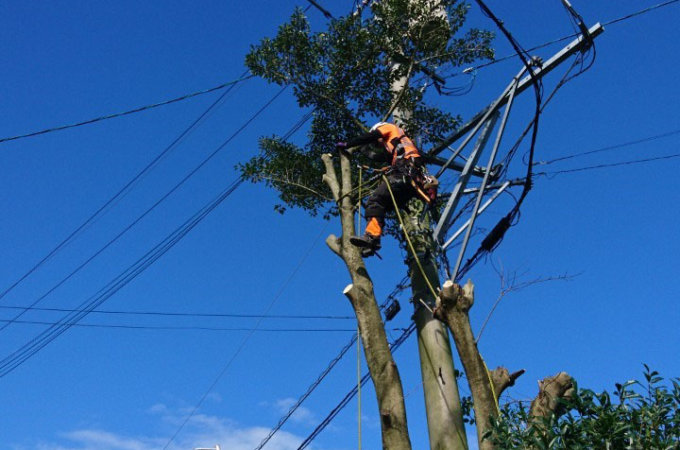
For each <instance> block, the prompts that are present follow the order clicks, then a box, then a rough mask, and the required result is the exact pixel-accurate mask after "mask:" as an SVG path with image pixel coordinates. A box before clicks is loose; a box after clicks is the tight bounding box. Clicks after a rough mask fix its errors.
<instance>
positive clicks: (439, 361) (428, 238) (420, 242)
mask: <svg viewBox="0 0 680 450" xmlns="http://www.w3.org/2000/svg"><path fill="white" fill-rule="evenodd" d="M412 1H427V2H433V5H434V8H433V10H434V11H435V14H439V15H440V17H441V15H443V17H446V12H445V10H444V9H443V8H442V7H441V4H440V3H439V0H412ZM437 6H438V7H437ZM581 28H584V29H585V27H581ZM602 31H603V28H602V27H601V26H600V25H599V24H597V25H595V26H593V27H592V28H591V29H590V30H587V31H585V30H584V34H583V35H582V36H579V37H578V38H577V39H576V40H575V41H573V42H571V43H570V44H569V45H567V47H565V48H564V49H563V50H561V51H560V52H558V53H557V54H556V55H555V56H553V57H552V58H550V59H549V60H548V61H547V62H546V63H545V64H542V65H541V67H540V68H537V69H536V70H535V71H534V72H533V74H532V75H533V76H529V75H526V72H525V70H524V69H523V70H522V71H520V73H519V74H518V75H517V76H516V77H515V78H514V79H513V81H512V82H511V83H510V85H509V86H508V88H506V90H505V91H504V92H503V93H502V94H501V96H500V97H499V98H498V99H497V100H496V101H495V102H494V103H492V104H491V105H490V106H489V107H487V108H486V109H485V110H483V111H482V112H481V113H479V114H478V115H477V116H476V117H475V118H474V119H473V120H472V121H470V123H467V124H465V125H463V126H462V127H461V128H460V129H459V130H457V131H456V132H455V133H454V134H453V135H452V136H450V137H449V138H448V139H446V140H445V142H444V143H442V144H441V145H440V146H438V148H436V149H434V151H431V152H430V154H429V155H428V156H430V157H436V155H437V154H438V153H440V152H441V151H442V150H443V149H444V148H446V146H448V145H450V144H451V143H453V142H455V141H456V140H458V139H459V138H461V137H462V136H463V135H464V134H465V133H468V131H469V134H468V135H467V137H466V138H465V139H464V142H463V143H462V144H461V145H460V147H459V149H458V150H457V151H456V152H455V153H454V155H453V156H452V157H450V158H449V159H448V161H446V162H444V163H443V164H442V169H441V170H440V171H439V172H438V174H437V176H438V177H439V176H440V175H442V173H443V172H444V170H445V169H446V168H447V167H450V166H451V165H452V163H453V159H454V157H455V155H457V154H459V153H460V152H461V151H462V150H463V148H464V147H465V145H467V143H469V142H470V141H471V140H472V139H473V138H474V137H475V135H477V139H476V143H475V146H474V148H473V150H472V151H471V154H470V155H469V157H468V158H467V163H466V164H465V166H464V167H463V168H458V170H459V171H460V172H461V174H460V176H459V179H458V182H457V183H456V186H455V188H454V191H453V192H452V193H451V196H450V198H449V200H448V202H447V205H446V207H445V210H444V212H443V214H442V217H441V218H440V220H439V221H438V223H437V224H436V226H435V227H434V228H435V229H434V233H432V228H431V224H430V222H429V218H428V215H427V214H423V204H422V202H420V201H419V200H414V201H412V202H411V203H410V204H409V207H408V211H407V215H406V217H407V219H406V220H405V223H404V228H405V229H404V230H403V231H404V233H406V234H407V235H408V236H409V237H410V239H411V242H412V243H413V246H414V248H415V253H416V255H410V252H408V253H409V255H410V257H409V260H408V265H409V272H410V277H411V286H412V294H413V297H412V302H413V304H414V308H415V312H414V315H413V320H414V321H415V323H416V327H417V335H418V350H419V355H420V366H421V374H422V378H423V390H424V394H425V406H426V414H427V423H428V431H429V440H430V449H432V450H440V449H441V450H444V449H446V450H449V449H453V450H462V449H467V439H466V435H465V428H464V426H463V418H462V412H461V405H460V395H459V392H458V384H457V380H456V377H455V369H454V364H453V357H452V352H451V343H450V342H451V341H450V339H449V334H448V331H447V328H446V326H445V325H444V324H443V323H442V322H440V321H439V320H437V319H435V318H434V317H433V314H432V309H433V308H434V305H435V300H436V299H435V295H436V294H435V293H434V292H432V290H433V288H434V289H437V288H439V286H440V280H439V275H438V273H439V271H438V267H437V262H436V259H435V254H436V251H437V249H438V248H442V247H446V246H448V244H450V242H451V240H453V239H455V237H458V236H459V235H460V234H461V233H462V231H464V230H465V231H466V233H465V238H464V242H463V244H462V245H461V251H460V254H459V256H458V259H457V261H456V267H455V269H454V271H453V273H452V274H451V276H452V279H453V280H454V281H455V278H456V276H457V275H458V271H459V268H460V264H461V261H462V258H463V255H464V253H465V248H466V245H467V242H468V241H469V239H470V232H471V230H472V227H473V226H474V222H475V219H476V217H477V215H478V214H479V213H481V212H482V211H483V208H486V206H488V204H489V203H490V202H492V201H493V199H494V198H496V197H497V195H498V194H500V192H502V191H503V190H505V189H506V188H507V187H508V186H509V183H507V182H506V183H504V184H503V185H501V186H500V187H499V188H498V189H497V192H496V194H495V195H494V197H492V199H490V200H489V201H488V202H487V204H485V205H484V206H482V205H481V202H482V199H483V196H484V195H485V190H486V189H487V186H488V183H489V182H490V181H492V180H493V175H494V174H493V169H494V160H495V155H496V153H497V151H498V147H499V145H500V141H501V137H502V135H503V132H504V129H505V125H506V122H507V119H508V115H509V112H510V108H511V106H512V103H513V100H514V98H515V96H516V95H517V94H519V93H521V92H523V91H524V90H525V89H527V88H528V87H529V86H530V85H531V83H532V81H533V79H534V78H537V77H543V76H544V75H546V74H547V73H549V72H550V71H551V70H552V69H553V68H555V67H556V66H557V65H559V64H560V63H562V62H563V61H564V60H566V59H567V58H568V57H569V56H571V55H573V54H574V53H575V52H577V51H583V49H585V48H587V46H588V45H589V43H590V42H591V41H592V39H593V38H594V37H596V36H597V35H599V34H600V33H601V32H602ZM397 68H398V65H397V64H394V65H393V70H396V69H397ZM523 75H526V76H525V77H524V78H522V76H523ZM406 83H408V79H407V78H406V77H402V78H401V79H398V80H396V81H395V82H394V83H393V85H392V90H393V92H394V93H395V94H393V95H398V93H399V92H400V91H401V89H403V88H404V87H405V86H406ZM503 106H505V111H504V114H503V117H502V120H501V124H500V127H499V129H498V131H497V135H496V138H495V140H494V144H493V148H492V150H491V156H490V158H489V163H488V165H487V166H486V167H484V168H480V167H477V166H476V164H477V161H478V160H479V158H480V156H481V155H482V153H483V151H484V147H485V146H486V144H487V142H488V140H489V138H490V136H491V134H492V132H493V130H494V128H495V126H496V122H497V120H498V119H499V117H500V113H499V110H500V108H502V107H503ZM409 115H410V111H405V110H400V109H398V108H397V109H395V110H394V117H395V121H396V122H397V123H399V122H403V121H405V119H407V118H408V117H409ZM471 176H479V177H482V178H483V180H482V186H481V187H480V188H479V190H478V193H477V201H476V204H475V206H474V210H473V212H472V215H471V217H470V219H469V220H468V221H467V222H466V223H465V224H464V225H463V227H462V228H461V230H460V231H459V232H457V233H456V235H455V236H454V237H453V238H451V240H449V241H448V242H447V243H444V237H445V235H446V232H447V231H448V228H449V227H450V225H451V223H450V220H451V217H452V215H453V212H454V210H455V208H456V205H457V203H458V201H459V200H460V198H461V196H462V195H463V193H464V191H465V188H466V186H467V182H468V180H469V179H470V177H471ZM442 244H444V245H442Z"/></svg>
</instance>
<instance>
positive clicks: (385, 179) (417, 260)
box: [382, 174, 498, 449]
mask: <svg viewBox="0 0 680 450" xmlns="http://www.w3.org/2000/svg"><path fill="white" fill-rule="evenodd" d="M382 178H383V181H384V182H385V184H386V185H387V190H388V191H389V193H390V197H391V198H392V203H393V204H394V211H395V212H396V213H397V219H398V220H399V224H400V225H401V228H402V229H403V230H404V236H405V237H406V242H408V246H409V248H410V249H411V253H413V258H414V259H415V260H416V264H417V265H418V269H420V273H421V274H422V275H423V278H424V279H425V282H426V283H427V287H428V288H430V292H432V295H433V296H434V298H437V297H438V294H437V292H436V291H435V290H434V287H432V283H431V282H430V279H429V278H428V277H427V275H426V274H425V269H423V266H422V264H420V259H419V258H418V254H417V253H416V249H415V248H414V247H413V243H412V242H411V238H410V237H409V235H408V231H407V230H406V227H405V226H404V221H403V220H402V218H401V214H400V213H399V206H398V205H397V200H396V199H395V198H394V193H393V192H392V187H391V186H390V183H389V181H387V177H386V176H385V175H384V174H383V176H382ZM420 301H421V303H423V305H424V306H425V307H427V305H426V304H425V303H424V302H423V301H422V299H421V300H420ZM427 309H430V308H427ZM430 312H432V310H430ZM485 366H486V365H485ZM487 374H488V370H487ZM491 391H492V392H493V386H492V387H491ZM495 395H496V394H495V393H494V398H495ZM496 405H498V401H497V402H496ZM456 433H457V434H458V439H460V442H461V444H463V448H465V449H467V448H468V445H467V442H465V439H463V436H462V434H461V431H460V430H459V429H458V428H456Z"/></svg>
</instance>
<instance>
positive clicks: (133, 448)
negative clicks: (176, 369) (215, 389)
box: [13, 404, 303, 450]
mask: <svg viewBox="0 0 680 450" xmlns="http://www.w3.org/2000/svg"><path fill="white" fill-rule="evenodd" d="M149 411H150V412H153V413H154V414H157V415H158V416H159V417H160V419H162V421H163V422H165V423H174V424H179V423H182V422H183V421H184V417H185V416H184V415H183V412H182V411H178V412H173V411H171V410H170V409H169V408H167V406H165V405H162V404H157V405H154V406H153V407H151V408H150V410H149ZM269 431H270V429H269V428H268V427H259V426H254V427H244V426H242V425H239V424H238V423H237V422H235V421H233V420H229V419H225V418H221V417H216V416H209V415H205V414H195V415H194V416H193V417H192V418H191V419H190V420H189V421H188V422H187V424H186V426H185V427H184V428H183V430H182V432H181V433H179V435H178V437H177V438H176V439H174V440H173V443H172V444H171V445H170V446H168V449H169V450H170V449H171V450H180V449H181V450H187V449H192V448H196V447H204V448H209V447H213V448H214V447H215V445H216V444H219V445H220V447H221V448H222V449H224V450H227V449H228V450H252V449H253V448H255V447H257V445H258V444H259V443H260V442H261V441H262V439H264V438H265V436H267V434H268V433H269ZM168 439H169V436H164V437H158V436H126V435H124V434H123V433H117V432H115V431H110V430H102V429H79V430H72V431H68V432H65V433H62V434H61V435H60V436H58V437H56V438H55V439H54V440H53V441H54V442H45V441H43V442H39V443H35V442H34V443H31V444H30V445H29V444H26V445H15V446H14V447H13V448H15V449H16V450H24V449H29V448H31V449H36V448H37V449H39V450H148V449H157V448H163V447H164V446H165V444H166V443H167V441H168ZM302 441H303V438H302V437H300V436H296V435H294V434H292V433H288V432H285V431H279V432H278V433H276V434H275V435H274V437H273V438H272V439H271V440H270V441H269V443H268V444H267V450H294V449H297V448H298V447H299V445H300V443H301V442H302Z"/></svg>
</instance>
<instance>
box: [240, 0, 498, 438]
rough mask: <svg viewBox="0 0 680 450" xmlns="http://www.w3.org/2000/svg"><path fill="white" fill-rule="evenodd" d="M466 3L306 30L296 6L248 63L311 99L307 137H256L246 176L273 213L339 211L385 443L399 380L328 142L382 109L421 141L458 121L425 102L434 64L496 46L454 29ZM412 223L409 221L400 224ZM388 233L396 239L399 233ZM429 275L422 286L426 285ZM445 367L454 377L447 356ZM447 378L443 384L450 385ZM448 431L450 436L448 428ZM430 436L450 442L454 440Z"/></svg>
mask: <svg viewBox="0 0 680 450" xmlns="http://www.w3.org/2000/svg"><path fill="white" fill-rule="evenodd" d="M466 12H467V5H466V4H465V3H462V2H460V3H459V2H457V1H452V0H446V1H439V0H392V1H389V2H377V3H374V4H373V6H372V9H371V12H370V14H367V15H366V17H364V11H363V10H361V9H360V10H358V11H357V13H355V14H353V15H350V16H348V17H345V18H342V19H338V20H333V21H331V22H330V24H329V26H328V29H327V30H324V31H323V32H312V30H311V27H310V24H309V22H308V21H307V18H306V17H305V16H304V14H303V12H302V11H301V10H296V11H295V12H294V13H293V15H292V16H291V18H290V21H289V22H287V23H285V24H284V25H282V26H281V27H280V29H279V32H278V34H277V36H276V37H275V38H273V39H270V38H266V39H263V40H262V41H261V42H260V43H259V44H258V45H256V46H254V47H253V48H252V50H251V52H250V53H249V54H248V56H247V58H246V62H247V65H248V67H249V68H250V70H251V72H252V73H254V74H256V75H259V76H262V77H264V78H265V79H267V80H269V81H271V82H274V83H277V84H280V85H290V86H292V87H293V90H294V94H295V96H296V98H297V101H298V104H299V105H300V107H302V108H311V109H312V110H313V121H312V124H311V129H310V133H309V140H308V142H307V143H306V144H305V145H304V146H302V147H300V146H297V145H294V144H291V143H289V142H286V141H284V140H283V139H281V138H279V137H276V136H269V137H263V138H262V139H261V141H260V148H261V150H262V151H261V154H260V156H257V157H255V158H253V159H251V160H250V161H248V162H247V163H245V164H244V165H242V166H241V169H242V172H243V174H244V175H245V176H246V177H247V178H249V179H250V180H252V181H262V182H265V183H267V184H268V185H269V186H271V187H273V188H275V189H277V190H278V192H279V198H280V199H281V202H282V203H280V204H279V205H277V206H276V208H277V209H278V210H279V211H281V212H284V211H285V210H286V208H288V207H300V208H303V209H304V210H306V211H308V212H309V213H310V214H312V215H316V214H318V213H320V212H321V213H323V215H324V216H325V217H330V216H334V215H338V216H339V217H340V220H341V223H342V231H343V232H342V236H341V237H340V238H336V237H335V236H331V237H329V239H328V240H327V243H328V245H329V247H330V248H331V250H333V251H334V252H335V253H336V254H337V255H338V256H340V257H341V258H342V259H343V260H344V261H345V263H346V265H347V268H348V271H349V273H350V276H351V279H352V284H351V285H350V286H348V287H347V289H346V291H345V293H346V295H347V297H348V298H349V299H350V302H351V303H352V306H353V308H354V310H355V313H356V315H357V320H358V322H359V328H360V332H361V334H362V337H363V342H364V350H365V353H366V359H367V363H368V366H369V370H370V373H371V376H372V379H373V383H374V385H375V388H376V395H377V397H378V405H379V409H380V413H381V417H382V420H381V424H382V431H383V446H384V447H386V448H410V442H409V439H408V431H407V428H406V415H405V409H404V404H403V392H402V388H401V382H400V380H399V376H398V372H397V370H396V366H395V365H394V361H393V360H392V358H391V355H390V352H389V347H388V344H387V340H386V337H385V333H384V327H383V324H382V320H381V317H380V311H379V309H378V308H377V304H376V302H375V297H374V293H373V286H372V283H371V280H370V277H369V276H368V273H367V271H366V268H365V266H364V264H363V261H362V259H361V257H360V256H359V254H358V251H357V249H356V248H354V247H353V246H352V245H350V244H349V242H348V239H349V236H350V235H351V234H353V233H354V212H355V209H356V205H357V203H358V198H357V192H356V190H355V189H354V188H353V186H356V184H357V175H356V171H353V170H352V165H351V163H350V161H349V159H348V157H347V156H346V155H338V157H333V156H332V155H330V154H327V153H326V152H328V151H329V149H332V148H333V146H334V143H335V142H337V141H339V140H342V139H345V138H346V137H347V136H353V135H357V134H359V133H360V132H362V131H364V130H365V129H366V127H365V125H364V123H365V122H369V123H370V122H374V121H376V120H384V119H385V118H387V117H389V116H390V115H392V114H394V115H395V116H398V119H399V121H400V125H401V126H402V127H403V128H405V129H406V130H407V132H408V133H409V134H410V135H411V136H413V137H414V138H416V139H417V140H418V141H419V143H420V145H421V146H425V145H428V144H432V143H435V142H438V141H439V139H440V137H441V136H443V135H445V134H447V133H448V132H449V131H450V130H451V129H453V128H455V127H456V126H457V125H458V124H459V123H460V120H459V118H458V117H456V116H453V115H451V114H450V113H447V112H445V111H443V110H441V109H439V108H437V107H435V106H432V105H431V104H429V102H428V98H427V96H426V90H425V89H424V84H423V83H426V84H428V83H430V77H433V76H434V75H433V71H434V69H433V68H442V67H446V66H449V67H457V66H460V65H462V64H469V63H471V62H473V61H475V60H477V59H479V58H491V57H492V55H493V52H492V50H491V48H490V43H491V39H492V34H491V33H490V32H487V31H481V30H477V29H472V30H470V31H468V32H467V33H466V34H465V35H464V36H463V37H456V34H457V33H458V31H459V30H460V28H461V26H462V25H463V23H464V21H465V16H466ZM416 77H424V78H423V83H421V84H415V83H413V80H414V79H415V78H416ZM425 80H427V81H425ZM338 170H339V173H340V176H339V177H338V175H337V173H338ZM322 175H323V177H322ZM419 212H420V211H418V210H417V209H416V208H413V209H411V210H410V217H412V218H415V217H419V216H420V214H419ZM413 223H414V221H412V220H407V221H406V223H405V228H407V232H408V231H409V227H411V228H413ZM393 228H395V227H393ZM415 228H416V230H415V231H417V232H419V233H422V230H424V229H427V230H429V224H428V223H427V222H424V223H420V222H418V223H416V225H415ZM394 234H395V236H396V237H397V238H398V239H402V236H401V234H400V233H398V232H397V233H394ZM430 241H431V240H430ZM415 247H417V248H418V250H416V251H415V252H414V253H416V254H417V253H423V254H427V252H426V251H425V250H427V249H430V250H431V249H432V248H433V244H432V242H427V238H425V239H419V240H416V245H415ZM413 259H417V258H413ZM418 265H419V266H420V267H419V269H421V270H422V271H417V270H416V269H415V264H413V267H412V270H411V274H412V284H413V289H414V298H417V299H419V300H423V299H424V302H425V303H429V304H430V305H431V306H433V305H434V298H435V297H436V292H434V289H433V288H431V286H432V285H434V286H436V287H438V285H439V280H438V278H437V268H436V262H435V260H434V257H433V252H432V251H430V252H429V256H428V257H427V258H425V260H424V261H423V263H422V264H421V263H420V261H418ZM428 280H430V283H429V284H430V286H428V287H427V288H426V287H425V285H426V284H428V283H426V281H428ZM428 290H429V291H431V292H428ZM422 317H424V316H423V315H421V319H418V320H419V321H420V322H419V323H420V325H423V324H425V320H424V319H422ZM429 318H430V319H431V314H430V316H429ZM430 322H436V321H434V320H430ZM444 333H445V331H444ZM440 340H441V339H440ZM446 343H447V345H448V337H447V338H446ZM449 372H450V376H451V378H452V379H453V368H452V367H451V370H450V371H449ZM424 375H426V374H424ZM453 381H454V383H449V385H451V384H454V385H455V379H453ZM428 419H429V415H428ZM440 427H441V428H443V425H441V426H440ZM462 431H463V430H462V420H461V426H460V427H459V429H458V430H456V432H457V433H458V434H457V438H456V445H455V446H456V448H464V447H465V443H464V439H462V438H461V437H460V433H461V432H462ZM448 433H454V431H453V430H449V431H448ZM446 436H447V439H449V441H451V440H452V438H451V437H450V434H447V435H446ZM454 436H455V433H454ZM433 446H436V447H437V448H451V442H448V443H446V442H438V443H436V444H433Z"/></svg>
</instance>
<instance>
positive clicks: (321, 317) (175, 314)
mask: <svg viewBox="0 0 680 450" xmlns="http://www.w3.org/2000/svg"><path fill="white" fill-rule="evenodd" d="M0 309H10V310H17V309H18V310H29V311H44V312H81V310H78V309H66V308H26V307H24V306H0ZM90 314H104V315H121V316H161V317H164V316H165V317H210V318H219V317H226V318H234V319H259V318H264V319H277V320H278V319H291V320H354V319H355V317H353V316H324V315H294V314H237V313H182V312H163V311H112V310H93V311H90ZM0 322H4V321H2V320H0ZM17 323H20V322H19V321H17Z"/></svg>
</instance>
